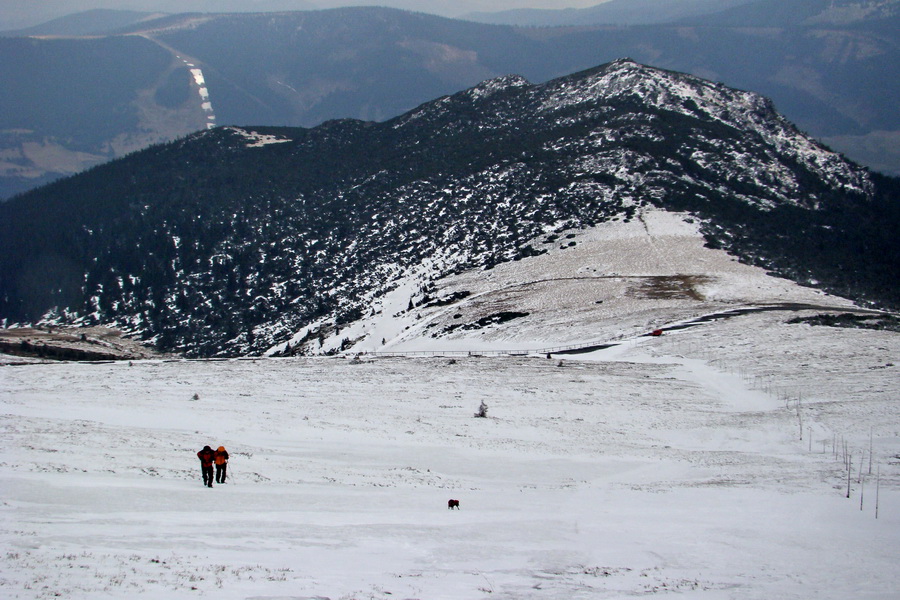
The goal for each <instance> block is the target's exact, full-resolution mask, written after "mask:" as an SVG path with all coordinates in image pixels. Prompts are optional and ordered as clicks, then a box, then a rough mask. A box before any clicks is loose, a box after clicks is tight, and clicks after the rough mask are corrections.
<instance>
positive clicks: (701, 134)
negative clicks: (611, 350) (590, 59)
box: [0, 60, 900, 356]
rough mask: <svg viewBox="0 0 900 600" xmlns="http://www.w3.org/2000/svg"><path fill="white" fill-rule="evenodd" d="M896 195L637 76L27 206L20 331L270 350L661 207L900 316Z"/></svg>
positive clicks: (5, 300) (754, 114)
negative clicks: (396, 296) (426, 275)
mask: <svg viewBox="0 0 900 600" xmlns="http://www.w3.org/2000/svg"><path fill="white" fill-rule="evenodd" d="M898 198H900V184H898V181H897V180H896V179H889V178H885V177H882V176H878V175H873V174H870V173H868V172H867V171H866V170H864V169H863V168H861V167H859V166H857V165H855V164H853V163H850V162H848V161H846V160H845V159H843V158H842V157H841V156H840V155H838V154H835V153H833V152H831V151H829V150H828V149H826V148H824V147H822V146H820V145H819V144H817V143H816V142H814V141H813V140H811V139H810V138H808V137H807V136H805V135H804V134H802V133H801V132H799V131H798V130H797V129H796V128H795V127H794V126H793V125H792V124H791V123H790V122H788V121H787V120H786V119H784V118H783V117H782V116H781V115H779V114H778V113H777V112H776V111H775V109H774V107H773V105H772V103H771V102H770V101H768V100H766V99H765V98H763V97H761V96H759V95H757V94H754V93H750V92H743V91H738V90H734V89H731V88H727V87H725V86H723V85H721V84H717V83H713V82H709V81H706V80H702V79H699V78H695V77H692V76H689V75H685V74H680V73H676V72H671V71H664V70H660V69H656V68H651V67H647V66H642V65H640V64H637V63H635V62H633V61H630V60H619V61H615V62H613V63H610V64H606V65H603V66H600V67H596V68H593V69H590V70H587V71H584V72H579V73H576V74H574V75H570V76H566V77H563V78H559V79H554V80H551V81H549V82H547V83H543V84H531V83H529V82H527V81H526V80H525V79H523V78H521V77H518V76H505V77H500V78H494V79H490V80H487V81H485V82H483V83H481V84H479V85H478V86H476V87H473V88H471V89H468V90H466V91H464V92H459V93H456V94H453V95H451V96H444V97H441V98H439V99H437V100H433V101H431V102H428V103H425V104H423V105H421V106H419V107H418V108H415V109H414V110H412V111H409V112H407V113H405V114H403V115H401V116H399V117H396V118H394V119H390V120H388V121H385V122H383V123H373V122H364V121H359V120H337V121H330V122H327V123H325V124H322V125H320V126H318V127H316V128H313V129H302V128H287V127H254V128H237V127H219V128H215V129H212V130H210V131H204V132H201V133H197V134H194V135H191V136H189V137H187V138H185V139H183V140H180V141H176V142H173V143H170V144H165V145H157V146H154V147H152V148H149V149H147V150H144V151H142V152H138V153H134V154H131V155H129V156H127V157H124V158H122V159H119V160H116V161H114V162H111V163H108V164H105V165H102V166H98V167H95V168H93V169H91V170H90V171H88V172H86V173H83V174H80V175H77V176H75V177H72V178H69V179H66V180H62V181H59V182H56V183H53V184H51V185H49V186H46V187H43V188H41V189H39V190H35V191H32V192H30V193H28V194H25V195H22V196H20V197H18V198H15V199H12V200H10V201H8V202H6V203H4V204H2V205H0V318H3V319H7V320H8V322H33V321H36V320H39V319H43V320H45V322H50V323H79V324H104V325H109V326H114V327H117V328H120V329H122V330H124V331H126V332H129V333H131V334H133V335H136V336H138V337H140V338H141V339H144V340H148V341H152V342H154V343H155V344H156V345H157V346H158V347H159V348H161V349H165V350H178V351H184V352H186V353H188V354H189V355H192V356H234V355H243V354H260V353H263V352H266V351H267V350H269V349H271V348H272V347H273V346H275V345H276V344H281V343H284V342H286V341H287V340H292V339H296V338H295V336H296V335H297V333H298V332H302V331H307V336H306V338H313V339H314V338H315V336H322V335H326V334H328V335H336V332H337V331H339V330H341V329H343V328H344V327H347V326H348V325H349V324H352V323H354V322H357V321H359V320H360V319H362V318H363V317H365V316H366V315H368V314H370V313H371V312H372V311H374V310H376V308H375V307H376V305H377V303H378V301H379V299H381V298H384V297H385V294H387V293H389V292H390V291H391V290H393V289H395V288H396V286H397V285H399V282H401V281H403V280H404V278H406V277H408V276H409V274H410V273H413V272H416V271H421V270H422V269H423V268H425V266H426V265H427V270H428V272H430V273H431V276H432V277H434V278H439V277H443V276H446V275H448V274H451V273H458V272H462V271H464V270H471V269H476V270H477V269H481V270H485V271H486V272H488V271H490V270H491V269H492V268H494V267H495V266H496V265H500V264H501V263H507V262H510V261H516V260H524V259H527V258H528V257H530V256H535V255H540V254H541V253H542V252H545V251H546V249H545V247H546V245H547V244H553V243H558V242H556V240H559V239H560V236H563V235H565V232H571V231H578V230H582V229H584V228H590V227H593V226H596V225H599V224H603V223H607V222H609V221H612V220H617V219H618V220H626V221H627V220H630V219H632V218H634V216H635V214H636V213H637V212H638V211H640V210H642V209H643V208H646V207H656V208H658V209H663V210H668V211H679V212H684V213H690V214H692V215H694V216H693V218H694V219H696V220H698V222H700V223H701V224H702V231H703V232H704V235H705V236H706V240H707V244H708V245H710V246H711V247H715V248H722V249H726V250H728V251H729V252H731V253H732V254H734V255H736V256H739V257H741V259H742V260H743V261H745V262H748V263H751V264H754V265H759V266H763V267H765V268H766V269H768V270H770V271H772V272H773V273H776V274H779V275H781V276H783V277H788V278H791V279H793V280H795V281H799V282H802V283H804V284H805V285H815V286H818V287H821V288H824V289H827V290H829V291H832V292H835V293H838V294H841V295H844V296H846V297H850V298H853V299H854V300H856V301H858V302H861V303H867V304H874V305H878V306H900V289H898V286H897V284H896V274H897V272H900V245H898V242H897V240H898V238H897V236H896V230H897V227H898V225H900V203H898ZM562 242H563V245H564V246H565V244H566V243H574V242H566V241H565V238H564V239H563V240H562ZM698 268H699V265H698ZM426 288H427V286H426ZM461 300H462V298H461V297H457V296H451V297H447V298H443V297H442V298H429V297H428V292H427V289H425V290H424V291H423V293H422V294H420V295H419V297H418V301H419V302H423V303H427V302H442V303H445V304H450V305H452V303H454V302H459V301H461ZM410 303H411V306H412V300H410ZM404 308H405V307H404ZM385 310H386V309H385ZM498 314H499V315H500V316H498V317H497V318H501V317H503V314H502V311H501V313H498ZM495 316H496V315H495ZM506 317H507V318H508V317H509V315H506ZM313 324H317V325H316V326H315V328H313ZM461 325H463V324H462V323H460V324H459V326H461ZM476 325H477V324H476ZM306 338H304V339H306ZM306 341H308V339H306ZM353 343H354V342H353V340H348V341H347V344H349V346H346V345H342V346H341V348H340V349H346V347H352V344H353ZM345 346H346V347H345Z"/></svg>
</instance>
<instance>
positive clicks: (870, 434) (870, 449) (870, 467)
mask: <svg viewBox="0 0 900 600" xmlns="http://www.w3.org/2000/svg"><path fill="white" fill-rule="evenodd" d="M871 474H872V428H871V427H869V475H871Z"/></svg>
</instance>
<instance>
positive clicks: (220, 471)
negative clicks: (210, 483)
mask: <svg viewBox="0 0 900 600" xmlns="http://www.w3.org/2000/svg"><path fill="white" fill-rule="evenodd" d="M215 461H216V483H225V471H226V470H227V469H228V450H226V449H225V446H219V447H218V448H216V457H215Z"/></svg>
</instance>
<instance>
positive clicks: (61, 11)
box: [0, 0, 605, 30]
mask: <svg viewBox="0 0 900 600" xmlns="http://www.w3.org/2000/svg"><path fill="white" fill-rule="evenodd" d="M603 1H605V0H356V1H347V0H0V30H3V29H14V28H19V27H29V26H31V25H38V24H40V23H43V22H45V21H48V20H50V19H54V18H56V17H60V16H63V15H67V14H72V13H76V12H80V11H84V10H89V9H92V8H117V9H127V10H140V11H148V12H153V11H161V12H194V11H197V12H231V11H265V10H309V9H316V8H334V7H337V6H361V5H381V6H393V7H396V8H405V9H407V10H417V11H421V12H429V13H434V14H439V15H445V16H451V17H456V16H460V15H463V14H466V13H469V12H473V11H487V12H494V11H500V10H506V9H510V8H584V7H586V6H594V5H596V4H601V3H602V2H603Z"/></svg>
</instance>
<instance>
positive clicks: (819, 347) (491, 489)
mask: <svg viewBox="0 0 900 600" xmlns="http://www.w3.org/2000/svg"><path fill="white" fill-rule="evenodd" d="M792 316H795V315H794V314H792V313H777V312H773V313H759V314H752V315H745V316H741V317H735V318H733V319H729V320H726V321H717V322H713V323H709V324H705V325H703V326H700V327H695V328H692V329H687V330H683V331H675V332H671V333H666V334H665V335H663V336H662V337H659V338H650V337H642V338H637V339H635V340H632V341H627V342H625V343H623V344H622V345H620V346H618V347H615V348H611V349H609V350H605V351H600V352H595V353H593V354H587V355H580V356H554V357H552V358H550V359H548V358H546V357H545V356H543V355H539V356H533V357H516V358H510V357H507V358H503V357H476V356H472V357H463V358H457V359H450V358H447V357H434V358H404V357H380V358H374V359H371V358H363V359H361V360H353V359H349V358H320V359H268V360H267V359H260V360H235V361H211V362H200V361H192V362H188V361H176V362H151V361H141V362H134V363H133V364H129V363H127V362H123V363H115V364H30V365H17V366H5V367H0V404H2V421H3V422H2V427H3V429H2V431H3V433H2V437H0V442H2V448H0V452H2V454H0V489H2V507H0V524H2V538H0V540H2V546H3V549H2V573H0V597H3V598H10V599H12V598H53V597H62V598H92V599H94V598H125V597H128V598H154V599H157V598H158V599H171V598H216V599H217V600H219V599H254V600H261V599H272V600H275V599H309V598H317V599H318V598H328V599H331V600H337V599H351V598H353V599H360V600H361V599H369V598H377V599H388V598H390V599H412V598H416V599H421V600H437V599H484V598H491V599H501V598H502V599H554V600H556V599H559V600H562V599H566V600H568V599H577V598H629V597H634V596H663V597H678V598H704V599H706V598H710V599H713V598H740V599H743V598H748V599H749V598H759V599H763V598H765V599H771V598H797V599H806V598H817V599H823V598H835V599H838V598H840V599H847V598H853V599H860V598H885V599H888V598H897V597H900V569H898V567H897V560H898V558H900V464H898V463H900V458H898V455H900V401H898V400H900V399H898V395H897V394H898V385H897V384H898V367H897V365H896V363H897V362H898V358H900V335H897V334H895V333H888V332H876V331H861V330H847V329H832V328H825V327H810V326H807V325H797V324H794V325H790V324H787V323H786V321H787V319H788V318H790V317H792ZM798 399H799V402H798ZM482 401H484V402H485V403H486V405H487V407H488V414H487V418H476V417H475V416H474V413H475V412H476V411H477V409H478V407H479V404H480V403H481V402H482ZM798 404H799V417H798ZM801 430H802V432H803V439H802V440H801V439H799V437H800V431H801ZM870 432H871V442H870ZM205 444H209V445H211V446H213V447H216V446H218V445H220V444H223V445H224V446H225V447H226V448H228V450H229V451H230V452H231V456H232V460H231V472H232V479H231V480H230V481H229V482H228V483H226V484H225V485H217V486H215V487H214V488H213V489H208V488H205V487H202V485H201V482H200V471H199V461H198V460H197V458H196V452H197V451H198V450H199V449H200V448H201V447H202V446H203V445H205ZM845 444H846V446H847V447H848V448H849V452H850V454H851V464H852V474H851V476H850V482H849V485H850V496H851V497H850V498H849V499H848V498H847V497H846V496H847V489H848V476H847V470H846V468H845V466H844V465H845V462H844V457H843V454H844V452H843V448H844V445H845ZM870 444H871V447H872V449H873V450H874V456H873V457H872V461H871V465H872V467H871V475H869V464H870V462H869V456H868V452H869V448H870ZM835 448H837V450H835ZM864 453H865V454H864ZM861 459H862V460H861ZM860 467H862V468H861V469H860ZM860 471H861V473H860ZM879 472H880V486H876V479H877V474H878V473H879ZM860 475H861V476H862V477H860ZM876 489H878V491H877V494H876ZM861 495H862V498H861ZM876 497H877V499H878V514H877V518H876V512H875V511H876ZM450 498H454V499H458V500H459V501H460V508H461V510H459V511H456V510H453V511H450V510H448V509H447V500H448V499H450ZM861 506H862V510H860V507H861Z"/></svg>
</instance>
